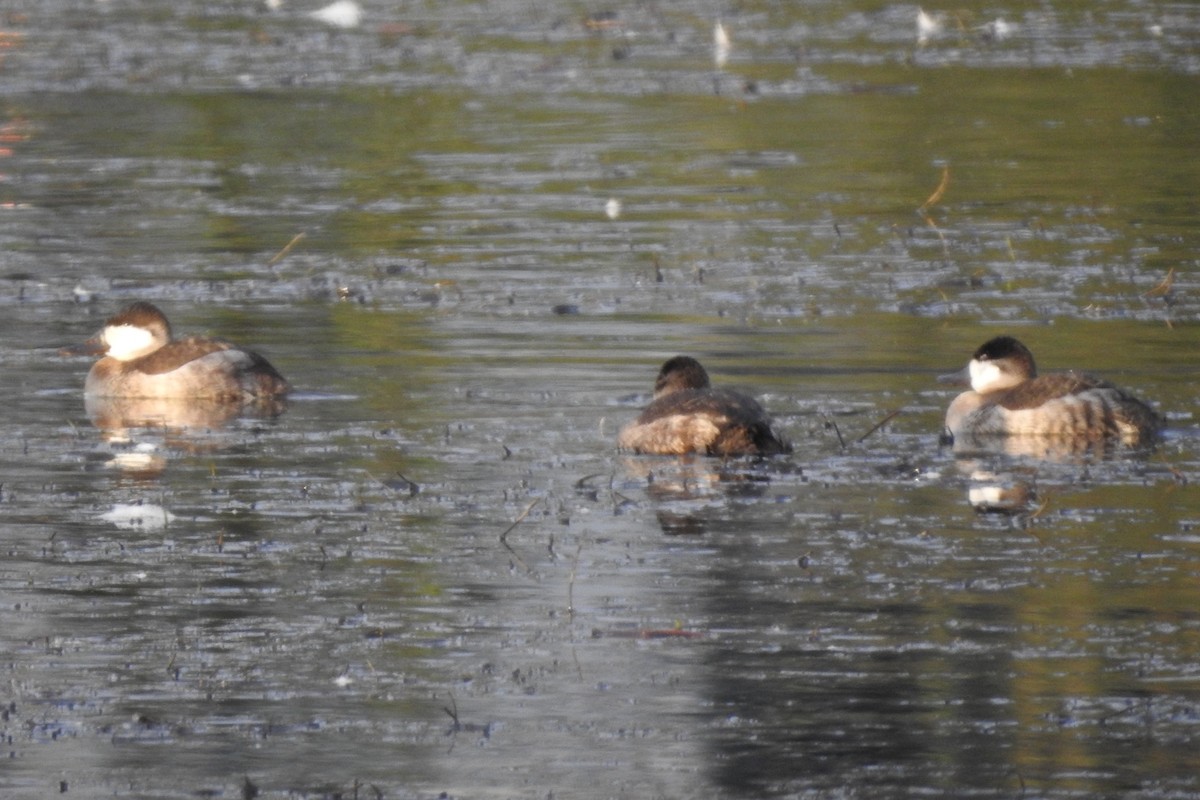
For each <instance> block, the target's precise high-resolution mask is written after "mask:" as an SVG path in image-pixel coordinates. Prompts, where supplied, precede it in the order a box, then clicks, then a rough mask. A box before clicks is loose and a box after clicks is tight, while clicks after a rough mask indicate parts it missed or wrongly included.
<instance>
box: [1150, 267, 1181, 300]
mask: <svg viewBox="0 0 1200 800" xmlns="http://www.w3.org/2000/svg"><path fill="white" fill-rule="evenodd" d="M1174 285H1175V268H1174V267H1171V268H1170V269H1169V270H1167V276H1166V277H1165V278H1163V279H1162V280H1161V281H1159V282H1158V285H1157V286H1155V287H1154V288H1153V289H1150V290H1149V291H1146V292H1142V297H1165V296H1166V295H1168V294H1170V292H1171V287H1172V286H1174Z"/></svg>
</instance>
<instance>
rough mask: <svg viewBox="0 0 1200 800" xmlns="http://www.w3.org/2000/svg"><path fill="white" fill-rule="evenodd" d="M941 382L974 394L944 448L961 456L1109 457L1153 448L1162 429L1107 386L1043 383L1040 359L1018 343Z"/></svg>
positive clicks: (1007, 343) (956, 414) (991, 344)
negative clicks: (1125, 450) (1117, 451)
mask: <svg viewBox="0 0 1200 800" xmlns="http://www.w3.org/2000/svg"><path fill="white" fill-rule="evenodd" d="M941 380H943V381H946V382H954V383H960V384H967V385H969V386H970V389H969V390H968V391H965V392H963V393H962V394H960V395H958V397H956V398H954V400H953V401H952V402H951V403H950V407H949V408H948V409H947V410H946V424H945V431H944V433H943V436H942V440H943V442H944V443H947V444H949V443H953V445H954V450H955V452H956V453H959V452H975V451H981V452H988V453H999V454H1003V455H1012V456H1031V457H1034V458H1051V459H1054V458H1073V457H1079V456H1085V455H1105V454H1108V453H1111V452H1112V451H1113V450H1114V449H1116V448H1119V447H1122V446H1124V447H1138V446H1143V445H1147V444H1150V443H1152V442H1153V441H1154V440H1155V439H1156V438H1157V436H1158V434H1159V433H1160V431H1161V430H1162V427H1163V420H1162V417H1160V416H1159V415H1158V413H1157V412H1155V411H1154V409H1152V408H1150V406H1148V405H1147V404H1145V403H1144V402H1142V401H1141V400H1139V399H1137V398H1136V397H1134V396H1133V395H1132V394H1130V393H1128V392H1126V391H1125V390H1123V389H1120V388H1118V387H1116V386H1114V385H1113V384H1111V383H1108V382H1107V381H1103V380H1100V379H1099V378H1096V377H1093V376H1091V375H1086V374H1084V373H1080V372H1060V373H1053V374H1049V375H1039V374H1038V372H1037V367H1036V365H1035V363H1034V360H1033V354H1032V353H1031V352H1030V351H1029V349H1028V348H1027V347H1025V345H1023V344H1021V343H1020V342H1019V341H1017V340H1016V339H1014V338H1012V337H1011V336H998V337H996V338H994V339H991V340H989V341H987V342H985V343H984V344H983V345H982V346H981V347H980V348H979V349H978V350H976V351H975V354H974V355H973V356H972V358H971V361H970V363H968V364H967V366H966V368H965V369H964V370H962V371H961V372H959V373H955V374H954V375H947V376H944V377H943V378H942V379H941Z"/></svg>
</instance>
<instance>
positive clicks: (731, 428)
mask: <svg viewBox="0 0 1200 800" xmlns="http://www.w3.org/2000/svg"><path fill="white" fill-rule="evenodd" d="M617 446H618V447H620V448H621V449H622V450H625V451H628V452H632V453H638V454H644V455H687V454H689V453H697V454H699V455H708V456H724V457H736V456H771V455H777V454H780V453H790V452H791V451H792V448H791V445H789V444H788V443H787V442H786V441H784V440H783V439H782V438H781V437H779V436H778V435H777V434H776V433H775V432H774V431H773V430H772V429H771V419H770V417H768V416H767V413H766V412H765V411H764V410H763V408H762V406H760V405H759V404H758V402H757V401H756V400H754V398H752V397H748V396H747V395H744V394H741V393H740V392H735V391H733V390H731V389H714V388H712V385H711V384H710V382H709V379H708V373H707V372H705V370H704V367H702V366H700V362H699V361H697V360H696V359H694V358H689V357H688V356H676V357H674V358H672V359H670V360H668V361H667V362H666V363H665V364H663V366H662V369H661V370H659V373H658V379H657V380H656V381H655V383H654V399H653V400H652V401H651V403H650V405H649V406H647V407H646V409H645V410H644V411H643V412H642V413H641V415H640V416H639V417H638V418H637V419H636V420H634V421H633V422H631V423H629V424H628V425H626V426H625V427H624V428H623V429H622V430H621V433H620V434H619V435H618V437H617Z"/></svg>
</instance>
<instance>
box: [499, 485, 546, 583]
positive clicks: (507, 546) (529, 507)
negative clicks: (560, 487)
mask: <svg viewBox="0 0 1200 800" xmlns="http://www.w3.org/2000/svg"><path fill="white" fill-rule="evenodd" d="M540 502H542V500H541V498H538V499H536V500H533V501H532V502H531V503H530V504H529V505H527V506H525V510H524V511H522V512H521V513H520V514H518V515H517V518H516V519H515V520H513V523H512V525H509V526H508V527H507V528H505V529H504V533H502V534H500V544H502V545H504V549H505V550H507V551H508V552H509V553H511V554H512V557H513V558H515V559H516V560H517V563H519V564H520V565H521V569H523V570H525V571H526V572H533V570H531V569H530V568H529V565H528V564H526V563H525V559H523V558H521V556H520V555H519V554H518V553H517V551H516V550H514V549H513V548H512V545H510V544H509V543H508V534H510V533H512V531H513V529H514V528H516V527H517V526H518V525H520V524H521V522H522V521H524V519H525V518H526V517H527V516H529V512H530V511H533V507H534V506H536V505H537V504H538V503H540Z"/></svg>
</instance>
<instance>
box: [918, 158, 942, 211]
mask: <svg viewBox="0 0 1200 800" xmlns="http://www.w3.org/2000/svg"><path fill="white" fill-rule="evenodd" d="M949 186H950V165H949V164H947V165H945V166H944V167H942V180H941V182H940V183H938V186H937V188H936V189H934V190H933V194H931V195H929V199H928V200H926V201H925V202H924V203H921V206H920V207H919V208H918V209H917V211H919V212H921V213H922V214H924V213H925V211H926V209H928V208H929V207H930V206H932V205H934V204H935V203H937V202H938V201H939V200H941V199H942V195H944V194H945V193H946V189H947V188H948V187H949Z"/></svg>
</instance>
